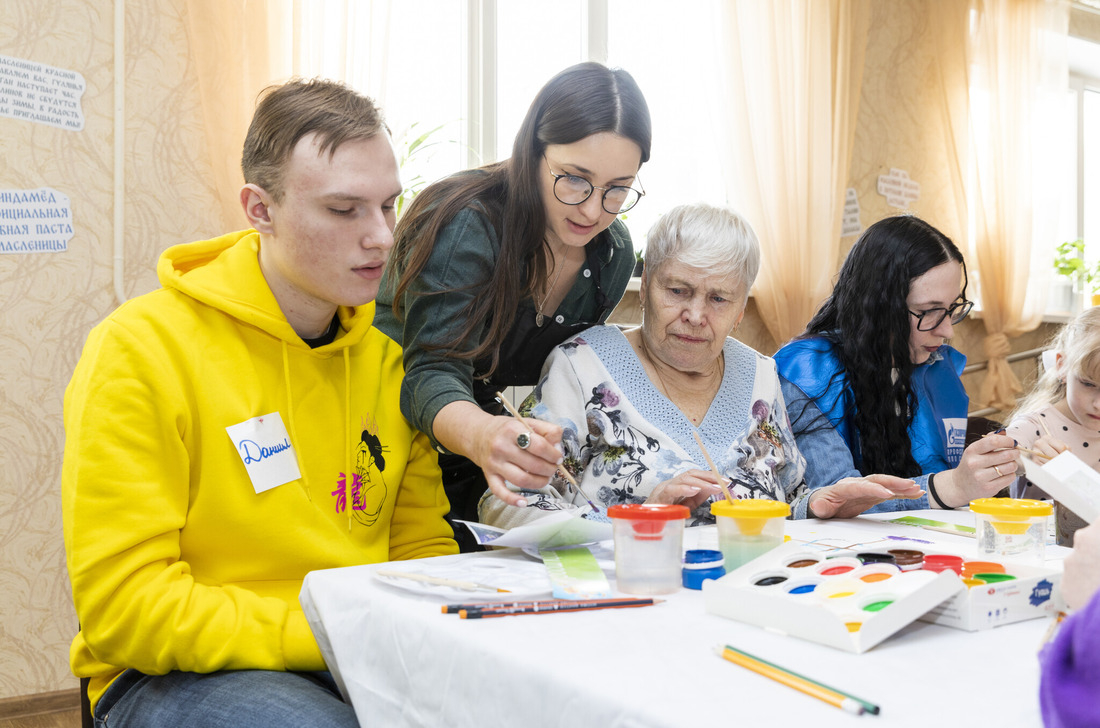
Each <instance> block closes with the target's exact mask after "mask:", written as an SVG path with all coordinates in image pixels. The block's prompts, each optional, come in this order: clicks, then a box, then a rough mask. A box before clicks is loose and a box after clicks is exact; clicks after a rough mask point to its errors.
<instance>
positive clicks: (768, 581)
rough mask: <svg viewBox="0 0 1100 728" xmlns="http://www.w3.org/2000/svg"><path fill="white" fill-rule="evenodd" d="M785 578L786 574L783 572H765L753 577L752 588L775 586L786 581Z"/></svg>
mask: <svg viewBox="0 0 1100 728" xmlns="http://www.w3.org/2000/svg"><path fill="white" fill-rule="evenodd" d="M787 578H788V576H787V572H785V571H765V572H763V573H761V574H757V575H756V576H754V577H753V578H752V583H753V585H754V586H775V585H776V584H782V583H783V582H785V581H787Z"/></svg>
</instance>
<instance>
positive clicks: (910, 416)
mask: <svg viewBox="0 0 1100 728" xmlns="http://www.w3.org/2000/svg"><path fill="white" fill-rule="evenodd" d="M966 283H967V278H966V264H965V262H964V261H963V257H962V253H960V252H959V249H958V248H957V247H956V246H955V244H954V243H953V242H951V240H950V239H949V238H948V237H947V236H946V235H944V234H943V233H941V232H940V231H939V230H937V229H936V228H934V227H932V226H931V225H929V224H928V223H927V222H925V221H923V220H921V219H919V218H916V217H912V216H899V217H891V218H886V219H885V220H881V221H879V222H877V223H875V224H874V225H872V226H871V227H869V228H867V230H866V231H865V232H864V233H863V235H862V236H861V237H860V239H859V240H858V241H857V242H856V244H855V245H854V246H853V247H852V249H851V251H850V252H849V253H848V257H847V258H846V259H845V261H844V265H843V266H842V267H841V269H840V274H839V276H838V277H837V282H836V285H835V287H834V288H833V292H832V295H831V296H830V297H829V298H828V299H827V300H826V301H825V303H824V304H822V306H821V308H820V309H819V310H818V312H817V314H815V315H814V317H813V319H812V320H811V321H810V323H809V324H808V325H807V326H806V331H805V333H803V334H802V335H801V336H800V337H799V338H797V339H795V340H794V341H791V342H790V343H788V344H787V345H786V346H784V347H783V348H781V349H780V350H779V351H778V352H777V353H776V355H775V361H776V364H777V365H778V367H779V373H780V375H781V376H782V378H783V395H784V397H785V399H786V401H787V412H788V414H789V416H790V419H791V425H792V429H793V430H794V433H795V436H796V438H797V442H798V449H799V450H800V451H801V452H802V454H803V455H804V456H805V457H806V461H807V470H806V480H807V483H808V485H809V486H810V487H811V488H816V487H821V486H823V485H828V484H831V483H835V482H836V481H837V480H839V479H840V478H843V477H851V476H858V475H860V474H870V473H886V474H889V475H897V476H900V477H907V478H914V479H915V480H916V481H917V482H918V484H920V485H921V486H922V487H923V488H924V489H925V491H926V493H925V495H924V496H922V497H921V498H920V499H919V500H889V501H885V502H884V503H882V504H880V505H879V506H877V507H876V508H874V509H872V510H878V511H895V510H905V509H922V508H957V507H960V506H965V505H966V504H967V503H969V502H970V501H971V500H973V499H974V498H985V497H990V496H993V495H995V494H996V493H997V492H998V491H1000V490H1001V489H1002V488H1006V487H1008V486H1009V485H1010V484H1011V483H1012V482H1013V480H1014V479H1015V477H1016V465H1017V462H1018V453H1017V451H1016V450H1014V449H1012V448H1013V446H1014V444H1015V443H1014V441H1013V440H1012V438H1010V437H1007V436H1005V435H991V436H989V437H986V438H983V439H981V440H978V441H977V442H975V443H973V444H972V445H971V446H970V447H966V448H965V449H964V445H965V437H966V418H967V414H966V413H967V405H968V399H967V396H966V391H965V390H964V389H963V385H962V381H961V380H960V379H959V376H960V374H961V373H962V369H963V366H964V365H965V363H966V357H964V356H963V355H962V354H960V353H959V352H958V351H956V350H955V349H953V348H951V347H950V346H948V345H947V344H946V341H947V339H950V338H951V335H952V332H953V329H952V327H953V326H954V325H955V324H958V323H960V322H961V321H962V320H963V319H964V318H966V316H967V314H968V313H970V309H971V307H972V305H973V304H972V303H971V302H970V301H967V300H966Z"/></svg>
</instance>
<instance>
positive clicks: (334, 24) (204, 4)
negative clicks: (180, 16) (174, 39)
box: [185, 0, 390, 230]
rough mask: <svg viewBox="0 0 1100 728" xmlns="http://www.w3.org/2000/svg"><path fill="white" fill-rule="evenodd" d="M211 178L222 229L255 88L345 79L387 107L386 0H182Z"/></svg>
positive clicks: (230, 225)
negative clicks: (297, 80)
mask: <svg viewBox="0 0 1100 728" xmlns="http://www.w3.org/2000/svg"><path fill="white" fill-rule="evenodd" d="M185 12H186V15H187V29H188V42H189V45H190V49H191V56H192V60H193V62H194V64H195V68H196V71H197V73H198V79H199V94H200V98H201V101H202V111H203V121H204V124H205V127H206V139H207V145H208V148H209V153H210V165H211V168H212V170H213V183H214V186H215V189H216V192H217V196H218V199H219V200H220V201H221V209H220V210H219V211H218V212H219V213H220V216H221V222H222V225H223V226H224V229H225V230H235V229H240V228H243V227H245V226H246V225H247V221H246V220H245V217H244V213H243V212H242V211H241V207H240V203H239V202H238V191H239V190H240V188H241V185H242V184H243V183H244V180H243V179H242V177H241V148H242V146H243V145H244V137H245V133H246V132H247V131H248V124H249V122H250V121H251V120H252V112H253V110H254V109H255V106H256V98H257V96H258V95H259V93H260V92H261V91H262V90H263V89H264V88H266V87H267V86H270V85H271V84H275V83H281V82H283V81H286V80H287V79H288V78H290V77H291V76H304V77H313V76H324V77H326V78H333V79H337V80H342V81H346V82H347V83H348V84H349V85H351V86H352V87H354V88H357V89H359V90H360V91H363V92H364V93H368V94H369V95H371V96H373V97H375V98H376V99H377V100H378V101H379V102H380V103H381V104H382V106H383V108H385V98H384V96H385V86H384V81H385V78H386V64H385V59H386V55H387V51H388V48H389V45H388V37H389V34H388V32H387V30H388V27H389V17H390V0H358V1H357V0H234V1H232V2H231V1H230V0H186V4H185Z"/></svg>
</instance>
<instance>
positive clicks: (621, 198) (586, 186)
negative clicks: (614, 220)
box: [546, 160, 645, 215]
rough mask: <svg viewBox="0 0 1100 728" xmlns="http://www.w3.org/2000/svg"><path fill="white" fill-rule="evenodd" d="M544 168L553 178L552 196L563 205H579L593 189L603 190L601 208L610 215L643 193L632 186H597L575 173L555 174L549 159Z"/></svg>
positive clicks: (621, 211) (633, 202)
mask: <svg viewBox="0 0 1100 728" xmlns="http://www.w3.org/2000/svg"><path fill="white" fill-rule="evenodd" d="M546 168H547V169H549V170H550V176H552V177H553V178H554V197H556V198H558V202H560V203H562V204H564V205H579V204H581V203H582V202H584V201H585V200H587V199H588V198H589V197H591V196H592V193H593V192H594V191H595V190H603V200H602V202H601V204H602V206H603V209H604V210H606V211H607V212H609V213H611V214H612V215H618V214H620V213H623V212H626V211H627V210H629V209H630V208H632V207H634V206H635V205H637V204H638V200H640V199H642V196H643V195H645V190H641V191H638V190H636V189H634V188H633V187H623V186H621V185H612V186H611V187H599V186H598V185H594V184H592V183H591V182H589V181H588V180H586V179H585V178H584V177H578V176H577V175H575V174H555V173H554V170H553V169H552V168H551V167H550V160H546Z"/></svg>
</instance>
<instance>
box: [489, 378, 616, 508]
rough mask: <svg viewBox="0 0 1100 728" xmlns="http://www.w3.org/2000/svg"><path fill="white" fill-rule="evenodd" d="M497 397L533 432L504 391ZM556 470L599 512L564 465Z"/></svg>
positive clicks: (498, 393)
mask: <svg viewBox="0 0 1100 728" xmlns="http://www.w3.org/2000/svg"><path fill="white" fill-rule="evenodd" d="M497 399H498V400H500V403H501V404H502V405H504V409H506V410H508V411H509V412H511V413H512V416H513V417H515V418H516V419H517V420H519V421H520V424H522V425H523V426H524V427H526V428H527V431H528V432H530V433H531V434H532V435H533V434H535V431H534V430H532V429H531V428H530V427H528V425H527V423H526V422H524V420H523V416H522V415H520V413H519V410H517V409H516V408H515V407H513V406H512V403H511V402H509V401H508V398H507V397H505V396H504V392H497ZM557 472H558V473H559V474H561V477H563V478H565V479H566V480H567V481H569V485H571V486H573V489H574V490H576V491H577V493H578V494H579V495H580V496H581V497H582V498H584V499H585V500H586V501H588V505H589V506H591V507H592V512H593V513H599V512H600V509H599V508H597V507H596V504H595V503H593V502H592V499H590V498H589V497H588V496H586V495H585V494H584V491H583V490H581V487H580V486H579V485H577V481H576V480H574V479H573V476H572V475H570V474H569V471H568V470H566V469H565V467H564V466H562V465H559V466H558V470H557Z"/></svg>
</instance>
